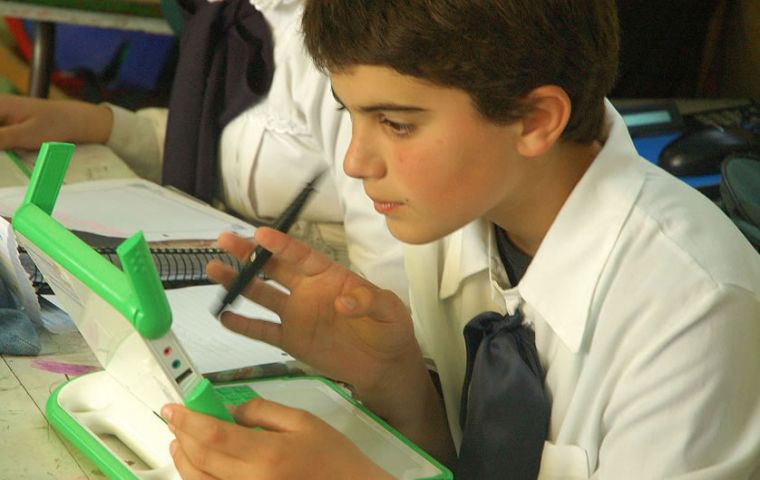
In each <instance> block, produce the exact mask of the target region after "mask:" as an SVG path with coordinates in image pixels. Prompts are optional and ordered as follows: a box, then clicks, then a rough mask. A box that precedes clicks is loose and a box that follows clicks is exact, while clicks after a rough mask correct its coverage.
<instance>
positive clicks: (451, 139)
mask: <svg viewBox="0 0 760 480" xmlns="http://www.w3.org/2000/svg"><path fill="white" fill-rule="evenodd" d="M331 80H332V85H333V91H334V93H335V96H336V98H337V99H338V101H339V102H341V103H342V104H343V105H344V106H345V107H346V109H347V110H348V111H349V113H350V114H351V120H352V139H351V144H350V145H349V148H348V151H347V153H346V157H345V159H344V164H343V168H344V170H345V172H346V174H348V175H349V176H351V177H355V178H359V179H361V180H362V181H363V182H364V190H365V191H366V193H367V195H368V196H369V197H370V199H372V201H373V202H374V205H375V209H376V210H377V211H378V212H379V213H381V214H383V215H385V217H386V221H387V224H388V227H389V229H390V231H391V233H392V234H393V235H394V236H395V237H397V238H398V239H400V240H401V241H404V242H407V243H415V244H419V243H426V242H431V241H433V240H436V239H438V238H441V237H442V236H444V235H447V234H449V233H451V232H453V231H455V230H457V229H459V228H461V227H462V226H464V225H466V224H468V223H470V222H471V221H473V220H474V219H477V218H479V217H482V216H486V217H488V218H490V219H492V220H496V219H497V218H498V217H503V215H504V214H507V215H508V214H509V211H511V210H513V209H515V208H519V207H518V205H519V202H518V201H517V199H518V196H519V191H520V186H521V184H522V183H523V174H522V172H521V163H523V162H521V161H520V160H522V159H521V158H520V156H519V155H518V154H517V152H516V150H515V144H516V142H517V140H518V137H519V134H520V129H521V124H520V122H516V123H513V124H510V125H496V124H494V123H491V122H489V121H487V120H485V119H484V118H483V117H481V115H480V114H479V113H478V112H477V111H476V110H475V107H474V105H473V103H472V102H471V100H470V97H469V96H468V95H467V93H465V92H464V91H462V90H459V89H453V88H443V87H440V86H436V85H432V84H430V83H426V82H423V81H421V80H420V79H417V78H415V77H410V76H405V75H401V74H399V73H397V72H395V71H394V70H391V69H389V68H386V67H377V66H364V65H360V66H356V67H352V68H351V69H348V70H341V71H340V72H333V73H332V74H331Z"/></svg>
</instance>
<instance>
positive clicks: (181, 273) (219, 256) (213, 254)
mask: <svg viewBox="0 0 760 480" xmlns="http://www.w3.org/2000/svg"><path fill="white" fill-rule="evenodd" d="M96 250H97V252H98V253H99V254H100V255H102V256H103V257H104V258H105V259H106V260H108V261H109V262H111V263H112V264H114V265H116V266H117V267H119V268H121V262H120V261H119V257H118V255H116V249H114V248H110V247H105V248H98V249H96ZM150 253H151V256H152V257H153V263H154V264H155V266H156V270H157V271H158V277H159V278H160V279H161V283H162V284H163V286H164V288H165V289H169V288H180V287H189V286H192V285H206V284H209V283H211V281H210V280H209V279H208V276H207V275H206V264H207V263H208V262H209V261H211V260H213V259H215V260H219V261H221V262H222V263H224V264H226V265H229V266H230V267H233V268H234V269H236V270H237V271H240V270H241V269H242V263H241V262H240V261H239V260H238V259H236V258H235V257H233V256H232V255H230V254H228V253H227V252H225V251H224V250H221V249H218V248H151V250H150ZM19 259H20V260H21V266H22V267H23V268H24V270H25V271H26V273H27V274H28V276H29V281H30V282H31V283H32V286H33V287H34V289H35V290H36V292H37V294H38V295H44V294H51V293H53V291H52V290H51V288H50V286H49V285H48V284H47V282H46V281H45V278H44V277H43V276H42V272H40V270H39V269H38V268H37V266H36V265H35V264H34V261H33V260H32V258H31V257H30V256H29V254H28V253H27V252H26V250H24V249H23V248H19Z"/></svg>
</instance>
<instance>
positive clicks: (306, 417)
mask: <svg viewBox="0 0 760 480" xmlns="http://www.w3.org/2000/svg"><path fill="white" fill-rule="evenodd" d="M233 415H234V417H235V421H236V422H237V423H238V424H239V425H247V426H249V427H262V428H264V429H266V430H270V431H273V432H293V431H298V430H304V429H306V428H308V427H309V426H310V425H313V424H314V422H315V421H316V417H314V415H312V414H310V413H309V412H307V411H305V410H300V409H296V408H291V407H286V406H285V405H282V404H279V403H275V402H270V401H269V400H265V399H263V398H260V397H259V398H254V399H252V400H249V401H248V402H246V403H244V404H242V405H239V406H238V407H237V408H236V409H235V411H234V412H233Z"/></svg>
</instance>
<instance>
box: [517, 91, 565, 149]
mask: <svg viewBox="0 0 760 480" xmlns="http://www.w3.org/2000/svg"><path fill="white" fill-rule="evenodd" d="M526 100H527V102H526V103H527V104H528V105H530V106H531V109H530V111H529V112H528V113H527V114H526V115H525V116H524V117H523V118H522V119H520V122H521V123H522V133H521V135H520V138H519V139H518V142H517V150H518V152H519V153H520V154H521V155H523V156H525V157H535V156H538V155H542V154H543V153H545V152H546V151H547V150H549V149H550V148H551V147H552V145H554V144H555V143H556V142H557V140H558V139H559V137H560V135H562V132H563V131H564V130H565V126H567V122H568V120H569V119H570V111H571V104H570V97H569V96H568V95H567V93H566V92H565V90H563V89H562V88H561V87H558V86H556V85H543V86H541V87H538V88H536V89H535V90H532V91H531V92H530V93H529V94H528V96H527V97H526Z"/></svg>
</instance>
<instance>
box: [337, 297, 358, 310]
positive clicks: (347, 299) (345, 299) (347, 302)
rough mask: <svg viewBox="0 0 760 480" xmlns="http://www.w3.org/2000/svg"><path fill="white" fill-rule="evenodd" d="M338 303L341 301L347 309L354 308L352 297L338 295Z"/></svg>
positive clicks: (354, 302)
mask: <svg viewBox="0 0 760 480" xmlns="http://www.w3.org/2000/svg"><path fill="white" fill-rule="evenodd" d="M340 303H342V304H343V306H344V307H346V308H347V309H348V310H353V309H354V308H356V300H355V299H353V298H352V297H340Z"/></svg>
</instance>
